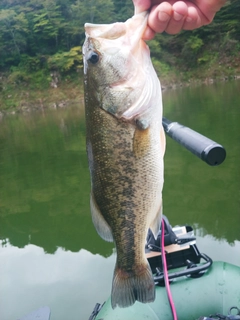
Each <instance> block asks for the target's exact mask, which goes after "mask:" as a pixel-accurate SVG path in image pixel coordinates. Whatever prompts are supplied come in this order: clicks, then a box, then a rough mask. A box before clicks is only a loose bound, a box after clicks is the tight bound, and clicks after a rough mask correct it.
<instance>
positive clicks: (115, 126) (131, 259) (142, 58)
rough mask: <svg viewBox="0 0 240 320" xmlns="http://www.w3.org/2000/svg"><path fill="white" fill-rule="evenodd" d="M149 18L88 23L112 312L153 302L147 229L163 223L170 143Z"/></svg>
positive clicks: (95, 156) (90, 118)
mask: <svg viewBox="0 0 240 320" xmlns="http://www.w3.org/2000/svg"><path fill="white" fill-rule="evenodd" d="M147 18H148V15H147V13H146V12H144V13H141V14H137V15H134V16H133V17H132V18H131V19H129V20H127V21H126V22H125V23H114V24H109V25H104V24H103V25H94V24H88V23H87V24H85V31H86V39H85V42H84V45H83V58H84V76H85V79H84V86H85V113H86V135H87V154H88V161H89V168H90V175H91V188H92V190H91V200H90V205H91V214H92V220H93V223H94V225H95V228H96V230H97V232H98V233H99V235H100V236H101V237H102V238H103V239H105V240H107V241H114V242H115V245H116V252H117V259H116V260H117V261H116V266H115V270H114V276H113V282H112V294H111V302H112V307H113V308H115V307H116V306H117V305H118V306H119V307H128V306H130V305H132V304H134V302H135V301H136V300H138V301H140V302H143V303H148V302H152V301H154V299H155V286H154V281H153V277H152V273H151V269H150V267H149V264H148V261H147V259H146V257H145V250H144V248H145V241H146V236H147V232H148V229H149V228H151V230H152V231H153V233H154V235H155V236H156V235H157V233H158V231H159V227H160V222H161V211H162V187H163V155H164V151H165V136H164V131H163V128H162V98H161V87H160V83H159V80H158V77H157V75H156V73H155V71H154V69H153V66H152V63H151V59H150V53H149V49H148V46H147V45H146V43H145V42H144V41H143V40H142V35H143V33H144V30H145V28H146V26H147Z"/></svg>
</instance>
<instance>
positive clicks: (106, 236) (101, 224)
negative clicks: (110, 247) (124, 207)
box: [90, 193, 113, 242]
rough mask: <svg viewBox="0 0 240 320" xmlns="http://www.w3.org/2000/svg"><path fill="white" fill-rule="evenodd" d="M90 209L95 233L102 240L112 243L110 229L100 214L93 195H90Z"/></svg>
mask: <svg viewBox="0 0 240 320" xmlns="http://www.w3.org/2000/svg"><path fill="white" fill-rule="evenodd" d="M90 209H91V214H92V221H93V224H94V226H95V228H96V230H97V233H98V234H99V235H100V237H101V238H102V239H103V240H105V241H109V242H112V241H113V236H112V231H111V228H110V227H109V225H108V223H107V222H106V220H105V219H104V217H103V215H102V213H101V212H100V210H99V207H98V205H97V203H96V201H95V198H94V195H93V193H91V197H90Z"/></svg>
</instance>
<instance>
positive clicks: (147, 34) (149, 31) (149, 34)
mask: <svg viewBox="0 0 240 320" xmlns="http://www.w3.org/2000/svg"><path fill="white" fill-rule="evenodd" d="M155 33H156V32H154V31H153V30H152V29H151V28H150V27H147V29H146V30H145V31H144V33H143V37H142V38H143V40H152V39H153V38H154V36H155Z"/></svg>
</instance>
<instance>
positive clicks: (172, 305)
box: [161, 219, 177, 320]
mask: <svg viewBox="0 0 240 320" xmlns="http://www.w3.org/2000/svg"><path fill="white" fill-rule="evenodd" d="M161 241H162V261H163V273H164V280H165V286H166V290H167V295H168V301H169V304H170V307H171V310H172V315H173V320H177V312H176V309H175V305H174V302H173V298H172V294H171V290H170V285H169V280H168V271H167V261H166V254H165V248H164V219H162V239H161Z"/></svg>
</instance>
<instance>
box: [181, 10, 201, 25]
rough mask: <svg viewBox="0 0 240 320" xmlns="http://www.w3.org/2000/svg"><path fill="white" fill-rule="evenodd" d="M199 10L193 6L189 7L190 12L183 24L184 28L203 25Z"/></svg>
mask: <svg viewBox="0 0 240 320" xmlns="http://www.w3.org/2000/svg"><path fill="white" fill-rule="evenodd" d="M201 15H202V14H201V13H200V12H199V10H198V9H197V8H195V7H193V6H190V7H188V14H187V17H186V19H185V22H184V24H183V29H184V30H194V29H197V28H199V27H201V26H202V25H203V21H202V18H201Z"/></svg>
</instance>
